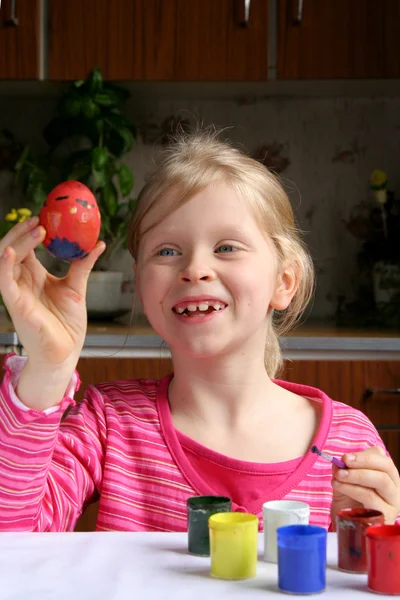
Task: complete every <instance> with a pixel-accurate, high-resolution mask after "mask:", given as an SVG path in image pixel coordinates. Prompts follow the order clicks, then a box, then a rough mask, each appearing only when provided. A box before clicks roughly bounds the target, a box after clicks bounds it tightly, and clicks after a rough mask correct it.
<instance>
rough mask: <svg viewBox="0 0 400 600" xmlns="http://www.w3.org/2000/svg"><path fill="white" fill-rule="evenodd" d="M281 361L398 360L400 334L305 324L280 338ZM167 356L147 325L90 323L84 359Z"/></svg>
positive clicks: (399, 332) (158, 339) (159, 340)
mask: <svg viewBox="0 0 400 600" xmlns="http://www.w3.org/2000/svg"><path fill="white" fill-rule="evenodd" d="M280 344H281V349H282V354H283V356H284V358H289V359H293V360H295V359H297V360H318V359H320V360H322V359H325V360H327V359H332V360H347V359H353V360H356V359H359V360H364V359H372V360H378V359H379V360H400V331H397V332H396V331H382V330H377V329H376V330H373V329H350V328H338V327H335V326H334V325H324V324H320V323H318V324H312V323H310V324H309V323H306V324H304V325H302V326H300V327H298V328H297V329H295V330H294V331H292V332H290V333H289V334H288V335H286V336H283V337H281V338H280ZM94 353H95V354H97V355H99V356H105V355H107V354H108V353H116V354H115V355H114V357H121V358H122V357H129V356H132V357H137V358H139V357H141V358H145V357H146V358H147V357H153V358H164V357H168V356H170V354H169V351H168V345H167V344H166V343H165V342H164V341H163V340H162V339H161V338H160V337H159V336H158V335H157V334H156V333H155V332H154V330H153V329H152V328H151V327H150V326H149V325H146V324H143V323H142V324H139V325H132V326H127V325H118V324H116V323H96V322H91V323H89V326H88V332H87V336H86V340H85V346H84V349H83V356H93V354H94Z"/></svg>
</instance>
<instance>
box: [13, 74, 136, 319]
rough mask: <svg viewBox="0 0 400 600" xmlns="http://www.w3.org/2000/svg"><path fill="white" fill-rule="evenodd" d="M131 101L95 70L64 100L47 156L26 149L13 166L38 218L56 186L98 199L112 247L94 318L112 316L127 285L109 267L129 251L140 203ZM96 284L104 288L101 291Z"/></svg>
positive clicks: (91, 301)
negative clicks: (132, 163) (81, 187)
mask: <svg viewBox="0 0 400 600" xmlns="http://www.w3.org/2000/svg"><path fill="white" fill-rule="evenodd" d="M129 96H130V94H129V92H128V91H127V90H125V89H123V88H121V87H119V86H116V85H112V84H110V83H108V82H104V81H103V78H102V74H101V71H100V70H99V69H98V68H96V69H94V70H93V71H92V73H90V75H89V76H88V77H87V79H86V80H82V81H75V82H73V83H72V84H71V85H70V86H69V87H68V89H67V90H66V91H65V92H64V93H63V94H62V96H61V97H60V99H59V101H58V103H57V107H56V114H55V115H54V116H53V118H52V119H51V120H50V122H49V123H48V124H47V125H46V126H45V128H44V130H43V132H42V134H43V138H44V140H45V142H46V144H47V151H46V152H45V153H38V152H37V151H36V150H35V149H34V148H32V147H31V145H29V144H28V145H25V146H24V147H21V152H20V155H19V158H18V160H17V162H16V164H15V166H14V183H15V184H16V185H17V186H19V187H20V188H21V189H22V190H23V192H24V194H25V195H26V197H27V198H28V199H29V202H30V207H31V209H32V212H33V214H38V213H39V211H40V208H41V206H42V204H43V202H44V200H45V198H46V196H47V194H48V193H49V192H50V191H51V190H52V189H53V187H55V186H56V185H57V184H58V183H61V182H62V181H65V180H68V179H75V180H78V181H81V182H82V183H84V184H85V185H87V186H88V187H89V188H90V189H91V190H92V192H93V194H94V195H95V196H96V198H97V201H98V205H99V209H100V213H101V234H100V237H101V239H102V240H104V241H105V242H106V245H107V248H106V251H105V253H104V255H102V257H101V259H100V260H99V261H98V263H97V264H96V266H95V269H94V270H93V272H92V273H91V276H90V278H89V284H88V294H87V303H88V312H89V314H90V312H93V313H94V312H96V310H98V311H99V312H100V313H101V312H113V311H114V310H115V309H116V307H117V304H118V294H116V291H117V289H118V285H120V286H121V284H122V277H123V274H122V273H118V274H116V272H111V271H110V269H109V265H110V259H111V257H112V256H113V255H114V254H115V252H116V251H117V250H118V249H119V248H126V245H127V231H128V224H129V215H130V214H131V213H132V210H133V207H134V204H135V199H134V198H133V197H132V196H131V192H132V189H133V185H134V177H133V173H132V171H131V169H130V168H129V167H128V166H127V165H126V163H125V162H124V157H125V156H126V155H127V154H128V153H129V151H130V150H131V148H132V145H133V142H134V139H135V137H136V130H135V126H134V124H133V122H132V120H131V118H130V117H129V116H128V115H127V114H125V113H124V112H123V110H122V106H123V104H124V103H125V102H126V100H127V99H128V98H129ZM109 280H111V282H110V281H109ZM96 282H98V283H100V284H101V285H104V286H105V288H104V289H99V288H98V287H97V285H96ZM98 303H102V305H100V304H98ZM96 304H97V308H96Z"/></svg>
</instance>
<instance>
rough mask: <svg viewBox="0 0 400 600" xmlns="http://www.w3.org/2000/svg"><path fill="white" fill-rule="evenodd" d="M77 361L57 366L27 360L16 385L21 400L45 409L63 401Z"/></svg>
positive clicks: (27, 404)
mask: <svg viewBox="0 0 400 600" xmlns="http://www.w3.org/2000/svg"><path fill="white" fill-rule="evenodd" d="M76 363H77V361H74V362H71V361H69V363H68V364H63V365H59V366H57V367H55V366H51V365H47V366H46V365H43V364H39V365H38V364H36V363H32V362H31V361H30V360H29V359H28V360H27V361H26V363H25V365H24V367H23V369H22V371H21V374H20V377H19V380H18V382H17V385H16V390H15V391H16V394H17V396H18V398H19V399H20V400H21V402H22V403H23V404H24V405H25V406H27V407H28V408H32V409H34V410H45V409H47V408H51V407H53V406H57V405H58V404H60V403H61V401H62V399H63V398H64V396H65V392H66V390H67V388H68V384H69V383H70V381H71V378H72V376H73V374H74V371H75V368H76Z"/></svg>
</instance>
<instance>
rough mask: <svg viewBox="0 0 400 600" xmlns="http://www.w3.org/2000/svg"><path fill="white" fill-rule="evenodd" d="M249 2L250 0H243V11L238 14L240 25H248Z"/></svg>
mask: <svg viewBox="0 0 400 600" xmlns="http://www.w3.org/2000/svg"><path fill="white" fill-rule="evenodd" d="M250 2H251V0H243V12H242V11H240V12H241V13H242V14H241V16H240V25H241V27H248V26H249V21H250Z"/></svg>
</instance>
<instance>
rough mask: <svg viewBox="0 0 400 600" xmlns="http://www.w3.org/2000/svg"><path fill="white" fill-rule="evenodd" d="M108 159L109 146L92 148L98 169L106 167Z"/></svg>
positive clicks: (94, 165)
mask: <svg viewBox="0 0 400 600" xmlns="http://www.w3.org/2000/svg"><path fill="white" fill-rule="evenodd" d="M107 161H108V151H107V148H93V150H92V164H93V167H94V168H95V169H97V170H101V169H103V168H104V166H105V165H106V163H107Z"/></svg>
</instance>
